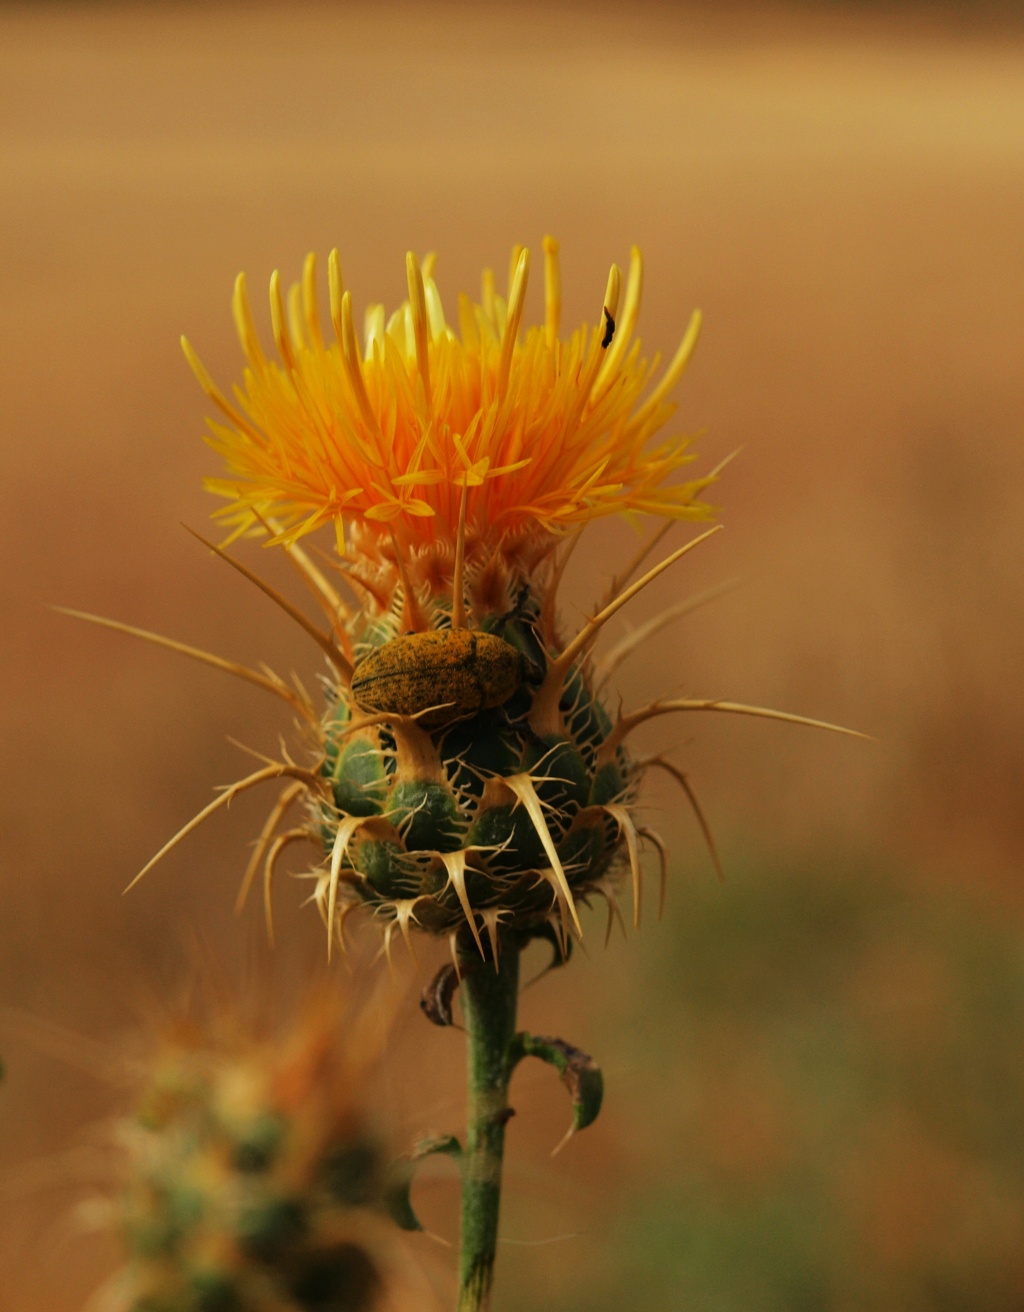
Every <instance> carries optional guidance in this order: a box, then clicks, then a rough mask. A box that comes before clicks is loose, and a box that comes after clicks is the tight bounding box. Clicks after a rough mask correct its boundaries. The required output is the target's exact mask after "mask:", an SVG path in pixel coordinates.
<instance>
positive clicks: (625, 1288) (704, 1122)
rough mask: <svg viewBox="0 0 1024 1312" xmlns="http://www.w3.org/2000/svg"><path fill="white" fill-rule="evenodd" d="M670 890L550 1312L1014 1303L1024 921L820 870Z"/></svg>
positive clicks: (617, 1042)
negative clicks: (615, 1145) (593, 1180)
mask: <svg viewBox="0 0 1024 1312" xmlns="http://www.w3.org/2000/svg"><path fill="white" fill-rule="evenodd" d="M679 887H680V886H679V885H678V884H677V885H676V892H675V896H674V897H673V898H672V902H673V904H674V905H673V907H672V911H671V916H672V924H671V927H670V932H668V933H665V932H661V933H658V934H657V935H655V936H654V937H655V938H656V940H657V942H656V944H655V945H653V950H652V945H651V943H650V941H649V940H648V941H647V942H646V943H645V944H644V945H643V946H645V947H646V948H647V949H648V950H647V951H645V952H638V956H637V958H636V960H637V963H638V965H637V968H636V975H637V977H638V978H637V980H636V987H637V989H638V991H637V992H636V993H634V995H633V997H631V999H630V1001H629V1005H628V1021H627V1023H624V1024H623V1023H620V1024H619V1026H618V1028H619V1032H617V1033H612V1034H609V1035H608V1041H607V1047H606V1049H605V1051H606V1052H610V1051H612V1050H613V1048H614V1049H615V1050H617V1051H621V1050H622V1049H624V1048H625V1049H627V1050H628V1051H629V1056H630V1061H631V1064H632V1065H633V1066H634V1067H635V1069H638V1070H642V1071H643V1072H644V1073H645V1076H646V1078H645V1081H644V1083H643V1084H642V1085H639V1086H638V1087H639V1105H636V1106H632V1105H631V1106H630V1107H629V1108H628V1110H626V1109H623V1108H622V1105H621V1101H620V1102H619V1106H618V1108H617V1110H618V1111H619V1113H620V1114H622V1115H626V1116H628V1117H629V1122H628V1123H629V1124H632V1125H635V1127H636V1129H635V1131H631V1132H630V1134H629V1136H628V1137H629V1140H630V1141H629V1143H628V1144H627V1145H625V1150H624V1152H623V1154H622V1157H623V1159H624V1162H625V1166H624V1168H623V1162H620V1163H619V1164H618V1166H617V1168H616V1172H617V1173H616V1177H615V1179H614V1181H612V1182H608V1183H606V1185H605V1189H606V1190H607V1192H608V1194H609V1195H610V1196H611V1197H613V1198H614V1211H613V1215H612V1216H611V1218H610V1225H609V1230H610V1233H609V1234H608V1236H607V1238H608V1243H607V1245H606V1248H605V1249H604V1250H603V1251H604V1256H603V1257H602V1259H601V1263H600V1265H599V1268H598V1269H594V1268H593V1267H591V1268H590V1269H588V1270H587V1271H585V1272H582V1273H577V1274H578V1275H579V1276H580V1279H579V1281H578V1283H577V1284H576V1288H575V1292H574V1293H573V1294H572V1295H571V1296H566V1295H564V1294H563V1295H562V1296H561V1298H560V1299H559V1298H556V1299H555V1300H553V1301H550V1300H548V1299H547V1298H545V1299H544V1300H543V1301H544V1306H545V1307H550V1308H551V1310H552V1312H584V1309H586V1312H606V1310H607V1312H613V1310H614V1312H622V1310H623V1309H627V1308H644V1309H650V1310H651V1312H657V1310H658V1309H672V1310H674V1309H686V1310H688V1312H689V1310H692V1312H817V1310H819V1309H820V1310H821V1312H826V1310H827V1312H854V1310H857V1312H868V1310H869V1309H870V1310H871V1312H897V1310H898V1312H919V1310H920V1312H931V1310H932V1309H934V1310H935V1312H968V1309H985V1310H986V1312H987V1310H989V1309H991V1312H1017V1310H1019V1309H1021V1308H1024V934H1022V932H1021V930H1020V929H1019V927H1017V926H1015V925H1013V924H1011V923H1003V922H1002V921H1001V920H1000V918H999V916H998V915H996V914H994V913H993V912H991V911H989V910H985V909H982V908H980V907H979V906H978V905H976V904H972V902H971V901H970V900H969V899H968V898H967V897H966V896H965V895H964V894H963V893H962V892H953V891H951V890H934V889H932V890H926V889H922V888H916V889H915V888H913V887H912V886H911V885H910V884H909V882H908V881H906V880H900V879H896V878H892V877H889V876H886V875H883V874H880V873H878V872H871V871H865V870H858V869H853V868H848V869H837V868H835V863H834V862H833V863H831V868H830V863H827V862H823V863H822V865H821V866H819V867H817V868H814V869H802V870H800V869H773V870H769V869H764V868H759V867H757V866H751V867H750V868H748V869H747V870H745V871H737V870H735V869H733V870H732V871H731V872H730V877H729V880H728V882H727V883H726V884H725V885H724V886H720V885H714V884H710V883H708V884H706V885H704V886H703V887H700V888H695V887H693V886H692V884H691V883H690V881H688V887H687V889H686V892H685V894H684V893H681V892H680V891H679ZM634 946H636V945H635V944H634ZM640 1018H643V1023H642V1024H640V1023H638V1022H639V1021H640ZM609 1085H610V1092H614V1081H612V1080H609ZM636 1088H637V1086H635V1085H634V1087H633V1088H632V1089H631V1090H630V1097H631V1099H634V1100H635V1095H636ZM563 1260H564V1258H563ZM513 1305H514V1300H513ZM524 1306H525V1304H524Z"/></svg>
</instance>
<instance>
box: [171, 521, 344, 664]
mask: <svg viewBox="0 0 1024 1312" xmlns="http://www.w3.org/2000/svg"><path fill="white" fill-rule="evenodd" d="M182 527H183V528H184V529H185V531H186V532H188V533H191V534H192V536H193V537H194V538H197V539H198V540H199V541H200V542H201V543H202V544H203V546H204V547H208V548H209V550H210V551H212V552H213V553H214V555H216V556H219V557H220V558H221V560H224V561H226V562H227V563H228V564H229V565H230V566H231V567H232V569H236V570H238V572H239V574H241V575H242V576H243V577H244V578H247V579H248V580H249V582H250V583H254V584H255V585H256V587H257V588H259V590H260V591H261V592H262V593H263V594H264V595H265V596H267V597H269V598H270V600H271V601H273V602H275V603H276V604H277V605H278V606H280V607H281V609H282V610H283V611H284V613H285V614H286V615H288V616H289V617H290V618H291V619H293V620H294V621H295V623H296V624H297V625H298V626H299V628H300V629H302V630H303V631H304V632H305V633H308V634H309V636H310V637H311V638H312V639H313V641H314V642H315V643H316V644H317V646H318V647H320V648H321V649H322V650H323V651H324V652H325V653H326V655H327V659H328V660H329V661H330V662H331V664H332V665H333V666H334V668H335V669H336V670H337V671H338V673H339V674H340V675H341V676H342V678H343V679H345V680H346V681H348V680H349V679H350V678H351V677H352V663H351V662H350V661H348V660H347V659H346V658H345V657H344V656H343V655H342V654H341V652H340V651H339V650H338V648H337V647H336V646H335V644H334V642H333V640H332V639H331V637H330V635H329V634H326V633H323V632H322V631H321V630H320V629H318V628H317V627H316V625H315V624H313V623H312V622H311V621H310V620H308V619H307V618H306V616H305V615H303V613H302V611H300V610H299V609H298V608H297V607H295V606H293V605H292V604H291V602H290V601H287V600H286V599H285V598H284V597H282V596H281V594H280V593H279V592H278V591H277V590H276V589H275V588H272V587H271V586H270V584H269V583H265V582H264V581H263V579H261V578H260V577H259V575H257V574H254V573H253V571H252V570H251V569H249V568H248V566H247V565H243V564H242V562H241V561H240V560H235V558H234V556H229V555H228V554H227V552H226V551H222V550H221V549H220V547H218V546H215V545H214V543H212V542H210V541H209V540H208V539H207V538H204V537H203V535H202V534H201V533H197V532H196V530H195V529H194V528H189V526H188V525H187V524H184V525H182Z"/></svg>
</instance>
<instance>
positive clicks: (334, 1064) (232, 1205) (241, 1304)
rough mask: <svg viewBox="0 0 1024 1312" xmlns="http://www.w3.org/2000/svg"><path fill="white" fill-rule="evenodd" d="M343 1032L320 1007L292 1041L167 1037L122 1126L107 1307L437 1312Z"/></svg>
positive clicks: (206, 1032)
mask: <svg viewBox="0 0 1024 1312" xmlns="http://www.w3.org/2000/svg"><path fill="white" fill-rule="evenodd" d="M346 1019H347V1018H346V1017H345V1015H344V1013H343V1008H342V1007H340V1006H339V1005H338V1004H336V1003H332V1002H331V1001H329V1000H328V999H327V998H326V996H318V997H316V998H315V1000H314V1001H312V1002H308V1003H307V1004H306V1006H305V1008H304V1011H303V1014H302V1015H301V1017H300V1019H299V1021H298V1022H297V1023H296V1024H295V1025H294V1026H293V1027H292V1028H291V1029H290V1030H288V1031H286V1032H282V1033H275V1034H268V1033H262V1034H258V1033H254V1032H253V1030H252V1027H251V1026H246V1025H243V1024H241V1023H240V1022H235V1021H230V1022H229V1021H226V1020H225V1019H224V1018H223V1017H219V1018H218V1022H217V1024H216V1025H212V1026H211V1025H197V1024H185V1023H179V1024H178V1025H176V1026H175V1027H174V1029H173V1031H172V1032H171V1033H169V1034H168V1035H167V1036H166V1037H165V1038H164V1040H163V1042H162V1043H161V1045H160V1047H159V1050H158V1052H157V1053H156V1055H155V1058H154V1060H153V1061H152V1064H151V1066H150V1068H149V1070H148V1072H147V1075H146V1078H145V1080H144V1085H143V1089H142V1092H141V1096H140V1097H139V1099H138V1102H137V1106H136V1108H135V1111H134V1114H133V1115H131V1116H130V1117H128V1118H126V1119H125V1120H124V1122H123V1123H122V1125H121V1126H120V1135H119V1137H120V1139H121V1141H122V1143H123V1146H124V1148H125V1150H126V1158H127V1168H126V1179H125V1184H124V1188H123V1192H122V1194H121V1197H120V1201H119V1203H118V1204H117V1205H116V1207H115V1208H114V1209H113V1213H112V1216H113V1221H114V1224H115V1226H116V1227H117V1228H118V1229H119V1230H120V1232H121V1234H122V1236H123V1240H124V1244H125V1248H126V1252H127V1261H126V1263H125V1266H124V1268H123V1270H122V1271H121V1272H120V1273H118V1275H117V1277H116V1278H115V1280H114V1281H113V1282H112V1283H111V1284H110V1285H109V1286H108V1287H107V1289H106V1291H105V1292H104V1295H103V1296H102V1297H101V1298H100V1299H98V1300H97V1304H96V1306H97V1308H104V1309H110V1310H111V1312H113V1310H114V1309H124V1312H314V1310H316V1312H328V1310H329V1312H424V1309H426V1308H427V1307H428V1306H429V1301H428V1299H427V1297H426V1296H425V1295H424V1293H423V1289H424V1285H423V1281H422V1278H421V1277H420V1278H417V1273H416V1271H415V1269H414V1268H413V1266H412V1265H411V1262H410V1260H409V1258H408V1257H407V1256H406V1255H405V1254H404V1253H403V1252H402V1250H401V1248H400V1246H399V1245H400V1238H399V1234H398V1230H397V1228H396V1226H395V1223H394V1221H392V1219H391V1217H390V1216H389V1215H388V1207H389V1205H390V1203H391V1199H392V1197H393V1195H394V1185H393V1180H394V1178H395V1170H396V1169H397V1170H398V1171H399V1172H401V1169H402V1168H401V1167H399V1168H395V1167H393V1166H392V1164H391V1163H390V1162H389V1159H388V1156H387V1154H386V1151H385V1148H384V1144H383V1143H382V1141H381V1139H380V1137H379V1136H378V1134H377V1133H376V1131H375V1128H374V1127H373V1125H372V1123H371V1121H370V1120H369V1118H368V1116H367V1108H366V1100H367V1096H368V1089H367V1085H366V1078H367V1076H368V1074H369V1067H370V1063H369V1062H368V1061H367V1060H366V1058H365V1055H364V1054H363V1053H360V1052H359V1051H358V1050H357V1044H356V1042H354V1040H353V1037H352V1035H351V1033H349V1034H346V1028H347V1026H346ZM403 1178H404V1177H403ZM399 1189H401V1179H400V1181H399Z"/></svg>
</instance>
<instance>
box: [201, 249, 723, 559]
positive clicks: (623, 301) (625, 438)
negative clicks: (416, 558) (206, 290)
mask: <svg viewBox="0 0 1024 1312" xmlns="http://www.w3.org/2000/svg"><path fill="white" fill-rule="evenodd" d="M543 249H544V318H543V323H542V324H541V325H540V326H537V327H531V326H528V325H527V324H526V321H525V309H526V291H527V283H528V276H529V252H528V251H527V250H526V249H525V248H522V247H516V248H514V250H513V252H512V259H511V261H510V269H509V284H508V298H507V300H506V299H505V298H504V297H503V296H501V295H499V294H498V292H497V289H496V287H495V281H494V274H493V272H491V271H490V270H485V272H484V274H483V280H482V292H481V301H480V304H478V305H474V304H473V303H472V302H471V301H470V300H468V299H467V298H466V297H461V298H460V300H459V309H458V315H457V317H456V318H457V323H458V332H457V333H456V332H455V331H453V329H452V328H451V327H449V324H448V320H447V319H446V316H445V313H444V307H443V305H442V302H441V297H440V295H439V293H438V290H437V286H436V284H435V282H434V278H433V270H434V258H433V256H428V257H426V258H425V260H424V261H423V263H422V264H421V263H420V261H419V260H418V259H417V258H416V256H415V255H413V254H412V253H410V254H409V255H408V257H407V260H406V273H407V280H408V288H409V299H408V300H407V301H406V302H405V303H404V304H403V305H401V306H400V307H399V308H398V310H397V311H396V312H395V313H394V314H393V315H391V317H390V319H387V318H386V316H385V313H384V310H383V309H382V307H380V306H371V307H370V308H369V309H368V310H367V312H366V333H365V343H366V344H365V351H361V350H360V343H359V340H358V339H357V336H356V331H355V326H354V315H353V306H352V298H351V294H350V293H349V292H347V291H346V290H345V286H344V280H343V277H342V272H341V265H340V262H339V259H338V253H337V251H334V250H332V251H331V253H330V256H329V258H328V267H327V284H328V290H329V306H330V322H331V325H332V327H333V340H332V341H330V342H327V341H325V339H324V336H323V331H322V328H321V324H320V317H319V310H318V306H317V287H316V261H315V258H314V257H313V256H312V255H309V256H307V258H306V260H305V262H304V264H303V268H302V276H301V281H300V282H299V283H298V284H296V286H295V287H293V288H291V290H290V291H288V292H287V293H286V290H285V288H284V287H283V285H282V282H281V279H280V277H279V275H278V274H277V273H275V274H274V275H273V277H272V278H271V280H270V317H271V325H272V335H273V339H274V344H275V347H276V357H277V358H276V359H275V360H270V359H268V357H267V356H266V355H265V354H264V351H263V347H262V345H261V343H260V340H259V335H258V333H257V331H256V326H255V323H254V321H253V316H252V311H251V309H250V306H249V299H248V296H247V293H246V285H245V278H244V276H242V275H240V276H239V278H238V280H237V282H236V284H235V292H234V298H233V303H232V309H233V313H234V318H235V325H236V328H237V331H238V336H239V340H240V342H241V344H242V349H243V352H244V355H245V360H246V364H247V368H246V370H245V372H244V374H243V378H242V382H241V385H240V386H238V387H236V388H235V392H234V397H233V398H231V399H229V397H228V396H227V395H226V394H225V393H223V392H222V391H220V390H219V389H218V388H217V386H216V385H215V383H214V382H213V380H212V379H211V377H210V376H209V374H208V373H207V371H206V370H205V369H204V368H203V366H202V364H201V363H200V361H199V359H198V357H197V356H196V354H195V352H194V351H193V350H192V348H191V346H190V345H189V344H188V343H187V342H184V340H183V343H182V345H183V349H184V351H185V354H186V357H187V358H188V361H189V364H190V365H191V366H192V368H193V370H194V371H195V374H196V377H197V378H198V380H199V382H200V385H201V386H202V387H203V389H204V391H205V392H206V393H207V395H208V396H209V397H210V399H211V401H212V402H213V404H214V405H215V406H216V407H217V409H218V410H219V411H220V412H221V414H222V416H223V420H221V421H219V422H215V423H214V422H211V424H210V430H209V435H208V441H209V443H210V445H211V446H212V447H213V448H214V450H216V451H217V452H218V453H219V454H220V456H221V457H222V459H223V461H224V464H225V466H226V468H225V472H224V474H223V475H222V476H221V477H220V478H216V479H210V480H208V484H207V485H208V486H209V487H210V488H211V490H213V491H215V492H216V493H218V495H221V496H224V497H225V498H226V500H227V502H228V505H227V506H226V507H225V509H224V511H223V512H220V513H221V517H222V518H224V519H225V520H226V522H227V523H228V524H229V525H231V526H233V527H235V528H237V529H239V530H244V529H247V528H251V527H254V526H256V525H257V524H258V523H259V522H260V520H261V519H263V520H265V519H267V518H268V517H271V518H273V520H274V521H275V523H276V524H277V525H278V526H279V527H278V529H277V530H275V537H276V540H279V541H282V542H294V540H295V539H296V538H297V537H299V536H301V535H302V534H304V533H308V532H311V531H312V530H313V529H315V528H317V527H319V526H320V525H321V524H325V523H328V522H331V521H333V522H334V524H335V528H336V530H337V532H338V536H339V541H343V540H344V522H349V523H353V524H362V525H364V526H366V527H367V528H372V526H373V525H377V526H379V528H378V529H377V530H374V531H379V532H385V531H386V533H387V534H388V536H391V535H394V537H395V538H396V539H397V540H398V542H399V543H400V545H401V546H402V548H403V549H409V548H411V547H415V546H417V545H428V544H431V543H437V542H445V543H447V544H449V546H450V545H451V544H453V543H454V541H455V536H456V532H457V528H458V516H459V509H460V505H461V497H460V496H459V495H457V493H456V491H455V490H456V489H458V488H461V487H463V486H465V487H466V488H467V506H466V517H467V533H468V534H469V536H470V538H471V539H472V540H473V541H474V542H476V543H479V544H481V545H482V549H484V550H493V549H499V550H503V549H504V548H503V547H501V546H500V544H502V543H506V542H513V543H514V542H515V541H521V540H522V539H523V536H524V535H526V536H530V535H536V534H539V535H541V536H546V535H552V534H556V535H557V534H560V533H564V532H566V531H569V530H571V529H574V528H578V527H581V526H582V525H583V524H585V523H587V522H588V521H589V520H592V519H595V518H598V517H600V516H603V515H610V514H616V513H640V514H655V515H664V516H668V517H672V518H687V519H706V518H707V517H708V515H709V514H710V510H709V508H708V507H707V506H705V505H703V504H702V503H701V502H700V501H699V500H698V498H699V494H700V492H701V490H702V489H703V488H704V487H705V486H706V485H707V482H708V481H709V479H694V480H690V481H688V482H679V481H678V474H679V471H680V470H681V469H682V468H683V467H684V466H685V465H686V464H688V463H689V462H690V461H691V459H692V455H691V453H690V451H689V450H688V442H687V440H686V439H684V438H678V437H672V438H669V439H667V440H663V441H661V442H660V443H657V444H653V445H652V444H651V441H650V439H651V438H652V437H653V435H654V433H655V432H656V431H657V429H658V428H659V427H660V426H661V425H662V424H663V423H664V422H665V420H666V419H667V418H668V417H669V416H670V414H671V413H672V408H671V405H670V403H669V400H668V397H669V393H670V391H671V389H672V388H673V387H674V386H675V384H676V383H677V382H678V380H679V379H680V377H681V376H682V374H683V372H684V371H685V369H686V365H687V363H688V361H689V359H690V356H691V354H692V351H693V347H694V344H695V342H696V339H697V333H698V330H699V325H700V316H699V315H694V317H693V318H692V319H691V321H690V325H689V327H688V329H687V331H686V335H685V336H684V338H683V341H682V343H681V344H680V347H679V349H678V350H677V352H676V354H675V356H674V358H673V360H672V361H671V363H670V364H669V366H668V368H667V369H666V370H665V372H664V374H663V376H662V377H661V379H660V380H659V381H658V382H657V383H656V385H655V386H654V387H653V389H651V388H650V386H649V385H650V382H651V367H650V365H649V364H648V362H647V361H646V360H644V359H643V358H642V356H641V353H640V343H639V340H638V338H637V336H636V327H637V322H638V318H639V312H640V302H641V293H642V284H643V265H642V262H641V259H640V254H639V252H638V251H637V250H636V249H634V250H633V251H632V253H631V258H630V266H629V274H628V277H627V278H626V279H625V287H624V288H623V286H622V284H623V279H622V276H621V274H620V272H619V269H618V268H617V267H616V266H615V265H613V266H612V268H611V271H610V273H609V276H608V282H607V285H606V288H605V295H604V299H603V302H602V305H601V313H600V314H599V316H598V321H597V323H595V324H594V325H593V326H592V327H586V326H583V327H580V328H577V329H576V330H575V331H574V332H572V333H570V334H569V335H568V336H567V337H561V336H560V335H559V334H560V332H561V299H562V296H561V277H560V272H559V261H558V245H557V243H556V242H555V241H554V240H553V239H552V238H545V241H544V248H543ZM645 393H646V395H645ZM225 421H226V422H225ZM488 543H490V547H488V545H487V544H488ZM510 549H511V548H510Z"/></svg>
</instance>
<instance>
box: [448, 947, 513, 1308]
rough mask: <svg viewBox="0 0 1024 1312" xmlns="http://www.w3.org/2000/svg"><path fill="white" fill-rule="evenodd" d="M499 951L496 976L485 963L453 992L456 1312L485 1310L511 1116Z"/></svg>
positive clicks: (508, 995) (506, 984) (505, 968)
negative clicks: (457, 1058) (459, 1153)
mask: <svg viewBox="0 0 1024 1312" xmlns="http://www.w3.org/2000/svg"><path fill="white" fill-rule="evenodd" d="M503 947H504V951H503V952H502V955H501V968H500V969H499V970H495V968H494V964H493V962H487V963H482V962H480V963H479V964H478V965H477V968H476V969H475V970H472V971H468V972H467V973H466V975H465V978H464V979H463V981H462V988H461V1000H462V1015H463V1019H464V1020H465V1023H466V1037H467V1046H468V1054H467V1055H468V1060H469V1091H468V1101H467V1120H468V1125H467V1134H466V1150H465V1154H464V1157H463V1176H462V1242H461V1252H460V1256H459V1304H458V1312H486V1309H487V1308H489V1307H490V1303H491V1282H492V1280H493V1277H494V1256H495V1250H496V1248H497V1243H498V1208H499V1205H500V1202H501V1163H502V1157H503V1155H504V1151H505V1125H506V1122H507V1121H508V1119H509V1115H510V1114H511V1113H510V1109H509V1106H508V1086H509V1080H510V1079H511V1078H512V1071H513V1069H514V1068H515V1064H516V1060H517V1056H518V1053H517V1051H516V1050H515V1044H514V1040H515V1037H516V1004H517V1002H518V1000H519V947H518V944H513V943H508V942H506V943H504V944H503Z"/></svg>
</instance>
